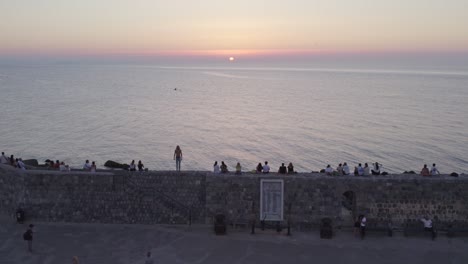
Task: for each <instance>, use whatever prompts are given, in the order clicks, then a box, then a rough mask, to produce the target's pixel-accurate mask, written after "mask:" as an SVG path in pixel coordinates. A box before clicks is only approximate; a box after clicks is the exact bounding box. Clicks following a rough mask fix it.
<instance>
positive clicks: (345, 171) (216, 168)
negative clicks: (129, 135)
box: [0, 146, 440, 176]
mask: <svg viewBox="0 0 468 264" xmlns="http://www.w3.org/2000/svg"><path fill="white" fill-rule="evenodd" d="M182 157H183V155H182V149H181V148H180V146H176V149H175V150H174V160H175V161H176V171H180V169H181V162H182ZM0 164H10V165H12V166H14V167H16V168H19V169H22V170H25V169H26V165H25V164H24V162H23V160H22V159H21V158H15V157H14V156H13V155H11V156H10V157H7V156H5V153H4V152H2V155H1V156H0ZM46 165H47V168H48V169H57V170H60V171H70V170H71V168H70V166H68V165H67V164H65V163H64V162H63V161H62V162H60V161H59V160H57V161H56V162H54V161H53V160H46ZM372 165H373V167H372V169H371V168H370V167H369V165H368V164H367V163H364V166H362V164H361V163H359V164H358V165H357V166H355V167H354V170H353V172H351V169H350V167H349V166H348V164H347V163H346V162H343V163H340V164H339V165H338V166H337V167H336V169H333V168H332V167H331V166H330V164H328V165H327V166H326V168H325V169H322V170H321V171H320V172H322V173H326V174H327V175H333V176H339V175H355V176H369V175H386V174H387V173H386V172H381V170H382V164H379V163H378V162H375V163H372ZM82 169H83V170H84V171H89V172H96V170H97V167H96V162H95V161H92V162H91V163H90V162H89V160H86V162H85V163H84V165H83V167H82ZM127 169H128V170H129V171H137V170H138V171H147V170H148V169H147V168H145V166H144V165H143V163H142V162H141V160H139V161H138V163H137V164H136V163H135V160H132V162H131V163H130V165H128V168H127ZM270 171H271V168H270V165H269V164H268V161H265V163H264V164H263V165H262V163H261V162H260V163H258V165H257V167H256V168H255V170H253V171H252V172H255V173H270ZM213 172H214V173H216V174H218V173H228V172H229V169H228V166H227V165H226V163H225V162H224V161H221V164H218V161H215V163H214V164H213ZM235 173H236V174H241V173H242V166H241V164H240V163H239V162H237V164H236V166H235ZM278 173H279V174H292V173H297V172H296V171H295V170H294V166H293V164H292V163H291V162H290V163H289V164H288V166H285V164H284V163H282V164H281V166H280V167H279V168H278ZM420 174H421V175H422V176H431V175H432V176H434V175H438V174H440V172H439V170H438V169H437V166H436V164H435V163H433V164H432V168H431V169H429V168H428V167H427V165H426V164H424V167H423V168H422V170H421V172H420Z"/></svg>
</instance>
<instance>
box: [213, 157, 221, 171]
mask: <svg viewBox="0 0 468 264" xmlns="http://www.w3.org/2000/svg"><path fill="white" fill-rule="evenodd" d="M219 172H220V170H219V165H218V161H217V160H216V161H215V163H214V164H213V173H215V174H219Z"/></svg>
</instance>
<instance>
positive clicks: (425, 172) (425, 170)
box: [421, 164, 431, 176]
mask: <svg viewBox="0 0 468 264" xmlns="http://www.w3.org/2000/svg"><path fill="white" fill-rule="evenodd" d="M430 175H431V174H430V173H429V169H428V168H427V164H424V167H423V168H422V170H421V176H430Z"/></svg>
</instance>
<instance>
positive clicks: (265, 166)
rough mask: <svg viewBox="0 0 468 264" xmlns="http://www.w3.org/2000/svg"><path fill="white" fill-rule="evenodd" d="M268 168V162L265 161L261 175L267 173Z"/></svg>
mask: <svg viewBox="0 0 468 264" xmlns="http://www.w3.org/2000/svg"><path fill="white" fill-rule="evenodd" d="M269 172H270V166H268V161H265V165H263V173H269Z"/></svg>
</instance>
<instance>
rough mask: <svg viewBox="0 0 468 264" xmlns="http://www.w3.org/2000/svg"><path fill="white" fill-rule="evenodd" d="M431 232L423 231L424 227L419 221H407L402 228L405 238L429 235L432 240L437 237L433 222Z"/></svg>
mask: <svg viewBox="0 0 468 264" xmlns="http://www.w3.org/2000/svg"><path fill="white" fill-rule="evenodd" d="M432 230H433V231H432V232H430V231H426V230H424V225H423V223H422V222H420V221H407V222H406V223H405V226H404V228H403V235H404V236H405V237H408V236H417V235H423V236H427V235H430V237H431V238H432V240H434V239H435V238H436V237H437V229H436V225H435V224H434V222H433V223H432Z"/></svg>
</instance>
